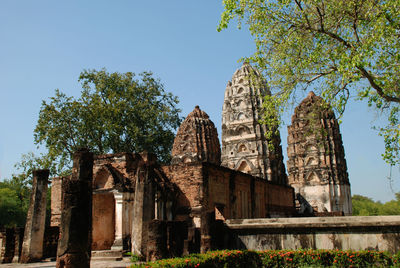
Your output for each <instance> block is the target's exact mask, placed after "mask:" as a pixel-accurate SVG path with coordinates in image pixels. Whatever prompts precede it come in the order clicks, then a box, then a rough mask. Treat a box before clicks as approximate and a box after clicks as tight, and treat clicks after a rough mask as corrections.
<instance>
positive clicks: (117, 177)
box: [93, 153, 140, 192]
mask: <svg viewBox="0 0 400 268" xmlns="http://www.w3.org/2000/svg"><path fill="white" fill-rule="evenodd" d="M139 159H140V156H139V154H135V153H117V154H104V155H97V156H95V157H94V163H93V190H96V189H103V190H104V189H117V190H120V191H128V192H133V191H134V189H135V185H134V184H135V171H136V167H137V164H138V161H139Z"/></svg>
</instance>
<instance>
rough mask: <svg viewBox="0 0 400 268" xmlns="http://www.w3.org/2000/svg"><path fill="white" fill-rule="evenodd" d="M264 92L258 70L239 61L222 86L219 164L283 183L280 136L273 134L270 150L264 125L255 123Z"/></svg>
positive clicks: (262, 81)
mask: <svg viewBox="0 0 400 268" xmlns="http://www.w3.org/2000/svg"><path fill="white" fill-rule="evenodd" d="M265 94H270V93H269V91H268V89H267V87H266V84H265V82H264V80H263V79H262V77H261V75H260V73H259V72H258V71H257V70H255V69H254V68H253V67H252V66H251V65H250V64H248V63H243V65H242V66H241V67H240V68H239V69H238V70H236V72H235V73H234V75H233V77H232V80H231V81H229V82H228V84H227V86H226V90H225V98H224V104H223V108H222V158H221V160H222V165H223V166H226V167H229V168H231V169H235V170H239V171H242V172H245V173H249V174H251V175H254V176H257V177H261V178H265V179H267V180H269V181H274V182H277V183H280V184H286V174H285V166H284V164H283V156H282V147H281V145H280V137H279V135H277V136H275V137H274V140H273V141H272V143H273V144H274V150H273V151H271V150H269V148H268V142H267V140H266V138H265V133H266V130H267V129H266V126H264V125H261V124H260V123H259V120H260V118H261V116H260V113H259V110H260V108H261V105H262V102H263V96H264V95H265Z"/></svg>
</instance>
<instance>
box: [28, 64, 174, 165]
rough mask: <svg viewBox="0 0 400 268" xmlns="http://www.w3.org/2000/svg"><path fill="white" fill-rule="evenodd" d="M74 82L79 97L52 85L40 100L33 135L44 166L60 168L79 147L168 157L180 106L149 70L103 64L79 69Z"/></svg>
mask: <svg viewBox="0 0 400 268" xmlns="http://www.w3.org/2000/svg"><path fill="white" fill-rule="evenodd" d="M79 81H80V82H81V83H82V88H83V90H82V92H81V96H80V97H79V98H74V97H68V96H67V95H66V94H64V93H62V92H61V91H60V90H56V92H55V96H54V97H51V98H50V101H49V102H48V101H43V103H42V107H41V109H40V113H39V120H38V123H37V125H36V128H35V130H34V137H35V143H36V144H38V145H39V144H44V145H45V147H46V149H47V154H46V155H45V157H44V158H43V159H44V161H43V162H44V163H45V164H46V165H47V166H48V167H52V165H51V164H50V163H57V169H55V170H57V172H60V171H62V170H65V168H66V167H68V166H69V165H70V163H71V156H72V153H73V152H74V151H75V150H77V149H78V148H80V147H87V148H89V149H90V150H91V151H93V152H95V153H98V154H103V153H115V152H141V151H148V152H152V153H155V154H157V155H158V156H159V157H160V159H161V160H162V161H167V160H168V158H169V156H170V149H171V146H172V143H173V139H174V130H175V129H176V128H177V127H178V126H179V124H180V122H181V119H180V117H179V112H180V110H179V109H178V108H177V107H176V105H177V103H178V99H177V97H175V96H173V95H172V94H171V93H167V92H165V90H164V87H163V85H162V84H161V83H160V81H159V80H157V79H155V78H153V76H152V74H151V73H148V72H143V73H141V74H139V76H138V77H137V76H135V74H134V73H131V72H128V73H124V74H121V73H108V72H107V71H106V70H104V69H103V70H101V71H96V70H90V71H83V72H82V73H81V75H80V77H79ZM30 159H35V157H30ZM28 160H29V157H28ZM25 162H26V161H25ZM34 162H37V161H36V160H35V161H34ZM53 166H54V165H53Z"/></svg>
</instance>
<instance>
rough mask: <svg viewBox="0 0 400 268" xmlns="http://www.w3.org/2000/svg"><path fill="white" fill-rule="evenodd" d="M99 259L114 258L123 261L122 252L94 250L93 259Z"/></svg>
mask: <svg viewBox="0 0 400 268" xmlns="http://www.w3.org/2000/svg"><path fill="white" fill-rule="evenodd" d="M99 257H106V258H108V257H110V258H111V257H112V258H121V259H122V251H121V250H93V251H92V258H99Z"/></svg>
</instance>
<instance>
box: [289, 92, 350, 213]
mask: <svg viewBox="0 0 400 268" xmlns="http://www.w3.org/2000/svg"><path fill="white" fill-rule="evenodd" d="M288 157H289V160H288V161H287V168H288V173H289V177H288V181H289V184H290V185H292V186H293V187H294V188H295V189H296V192H297V193H299V194H300V195H301V196H303V197H304V198H305V200H307V201H308V202H309V204H310V205H311V206H312V207H313V208H314V210H315V211H316V212H334V211H342V212H344V213H345V214H346V215H349V214H351V211H352V208H351V193H350V183H349V178H348V174H347V165H346V159H345V156H344V149H343V144H342V137H341V135H340V130H339V125H338V122H337V120H336V118H335V114H334V112H333V111H332V110H331V109H330V108H329V107H328V106H327V105H326V104H325V103H324V101H323V99H322V98H321V97H318V96H316V95H315V94H314V93H313V92H310V93H309V95H308V96H307V97H306V98H305V99H304V100H303V101H302V102H301V103H300V105H299V106H298V107H296V109H295V113H294V114H293V116H292V125H290V126H288Z"/></svg>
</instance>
